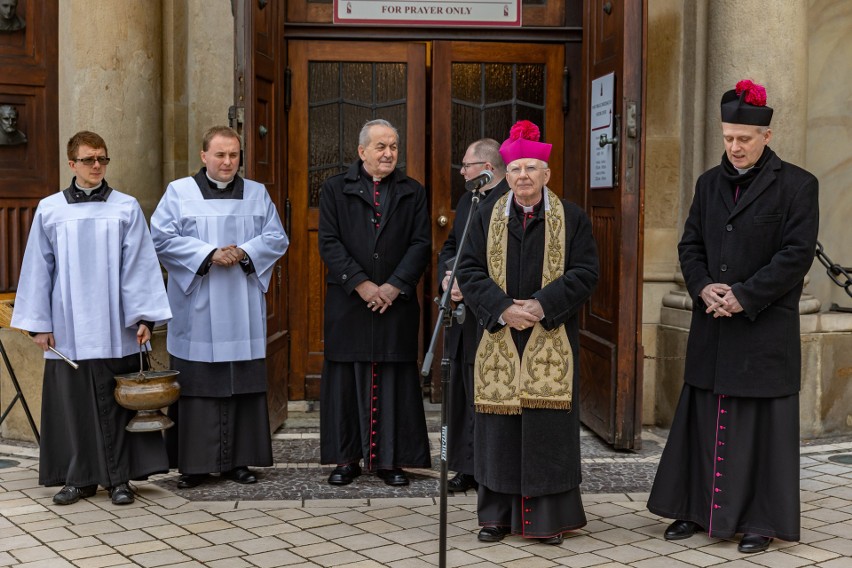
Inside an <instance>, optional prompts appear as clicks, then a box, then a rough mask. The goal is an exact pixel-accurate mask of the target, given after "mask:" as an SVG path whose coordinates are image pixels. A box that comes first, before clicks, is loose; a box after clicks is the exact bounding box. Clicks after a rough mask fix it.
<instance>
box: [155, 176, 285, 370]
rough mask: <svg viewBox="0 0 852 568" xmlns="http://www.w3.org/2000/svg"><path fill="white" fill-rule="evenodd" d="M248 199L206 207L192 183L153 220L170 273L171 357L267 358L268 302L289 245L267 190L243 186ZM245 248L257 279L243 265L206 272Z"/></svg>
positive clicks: (172, 188) (177, 187)
mask: <svg viewBox="0 0 852 568" xmlns="http://www.w3.org/2000/svg"><path fill="white" fill-rule="evenodd" d="M243 181H244V191H243V198H242V199H204V197H203V196H202V194H201V190H200V189H199V188H198V184H197V183H196V181H195V179H194V178H192V177H186V178H182V179H179V180H176V181H174V182H172V183H170V184H169V187H168V188H167V189H166V193H165V195H163V198H162V199H161V200H160V204H159V205H158V206H157V209H156V211H154V214H153V216H152V217H151V235H152V237H153V239H154V245H155V247H156V249H157V254H158V255H159V257H160V262H162V263H163V266H165V267H166V270H168V273H169V286H168V295H169V301H170V302H171V306H172V311H173V312H174V316H175V317H174V319H173V320H172V322H171V323H170V324H169V333H168V340H167V344H168V350H169V353H171V354H172V355H174V356H176V357H180V358H182V359H187V360H190V361H200V362H207V363H213V362H225V361H245V360H251V359H260V358H263V357H264V356H265V355H266V300H265V299H264V294H265V293H266V290H267V288H268V287H269V281H270V279H271V278H272V272H273V267H274V266H275V262H276V261H277V260H278V259H279V258H280V257H281V256H282V255H283V254H284V252H285V251H286V250H287V246H288V244H289V240H288V238H287V235H286V234H285V233H284V227H283V226H282V225H281V220H280V218H279V217H278V212H277V211H276V209H275V204H274V203H273V202H272V199H271V198H270V197H269V194H268V193H267V191H266V188H265V187H264V186H263V185H261V184H259V183H257V182H254V181H251V180H243ZM232 244H234V245H237V246H238V247H240V248H241V249H243V250H244V251H245V252H246V254H248V256H249V258H250V259H251V262H252V263H253V265H254V268H255V272H253V273H252V274H246V273H245V272H244V271H243V270H242V268H241V267H240V266H239V265H235V266H229V267H222V266H218V265H215V264H214V265H212V266H211V267H210V271H209V272H208V273H207V274H205V275H204V276H199V275H198V271H199V268H200V267H201V265H202V264H203V263H204V262H205V260H206V259H207V257H208V256H209V255H210V253H211V252H213V251H214V250H215V249H217V248H219V247H224V246H228V245H232Z"/></svg>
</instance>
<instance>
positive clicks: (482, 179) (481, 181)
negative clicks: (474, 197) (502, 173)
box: [464, 170, 494, 191]
mask: <svg viewBox="0 0 852 568" xmlns="http://www.w3.org/2000/svg"><path fill="white" fill-rule="evenodd" d="M492 179H494V173H493V172H492V171H491V170H482V173H481V174H479V175H478V176H476V177H475V178H473V179H470V180H467V181H466V182H464V188H465V189H466V190H468V191H477V190H479V189H482V186H485V185H488V184H489V183H491V180H492Z"/></svg>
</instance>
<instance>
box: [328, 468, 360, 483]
mask: <svg viewBox="0 0 852 568" xmlns="http://www.w3.org/2000/svg"><path fill="white" fill-rule="evenodd" d="M359 475H361V466H360V465H358V464H357V463H349V464H346V465H339V466H337V467H336V468H334V471H332V472H331V475H329V476H328V482H329V484H331V485H349V484H350V483H352V482H353V481H354V480H355V478H356V477H358V476H359Z"/></svg>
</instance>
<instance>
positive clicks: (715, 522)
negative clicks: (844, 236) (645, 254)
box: [648, 80, 819, 553]
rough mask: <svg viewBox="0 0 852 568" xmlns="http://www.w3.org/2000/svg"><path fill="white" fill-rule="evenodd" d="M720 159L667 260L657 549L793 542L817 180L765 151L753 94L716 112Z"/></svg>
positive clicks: (767, 134) (761, 98) (702, 181)
mask: <svg viewBox="0 0 852 568" xmlns="http://www.w3.org/2000/svg"><path fill="white" fill-rule="evenodd" d="M721 115H722V116H721V118H722V139H723V142H724V145H725V153H724V154H722V163H721V164H720V165H718V166H715V167H713V168H711V169H710V170H708V171H707V172H705V173H704V174H703V175H701V177H699V178H698V182H697V183H696V186H695V197H694V199H693V202H692V207H691V208H690V211H689V216H688V218H687V220H686V226H685V227H684V232H683V237H682V238H681V241H680V245H679V246H678V251H679V254H680V266H681V270H682V272H683V277H684V280H685V281H686V288H687V289H688V290H689V294H690V296H691V297H692V301H693V310H692V323H691V327H690V332H689V339H688V341H687V348H686V368H685V370H684V385H683V390H682V391H681V396H680V402H679V403H678V407H677V410H676V412H675V417H674V422H673V423H672V427H671V431H670V433H669V438H668V442H667V443H666V448H665V450H664V451H663V455H662V457H661V459H660V465H659V468H658V470H657V476H656V479H655V480H654V486H653V488H652V490H651V495H650V498H649V499H648V509H649V510H650V511H651V512H652V513H655V514H657V515H660V516H662V517H668V518H671V519H676V520H675V521H674V522H673V523H672V524H671V525H669V527H668V528H667V529H666V531H665V533H664V536H665V538H666V539H667V540H680V539H685V538H689V537H691V536H692V535H693V534H695V533H696V532H705V533H707V534H708V535H709V536H711V537H715V538H724V539H730V538H733V537H734V535H735V534H737V533H742V534H743V537H742V539H741V540H740V543H739V546H738V550H739V551H740V552H743V553H753V552H762V551H764V550H766V549H767V548H768V547H769V544H770V543H771V542H772V539H773V538H779V539H782V540H787V541H797V540H799V533H800V520H799V513H800V505H799V389H800V388H801V372H800V369H801V359H802V355H801V347H800V345H801V344H800V339H799V298H800V297H801V295H802V286H803V281H804V278H805V275H806V274H807V272H808V270H809V269H810V267H811V264H812V263H813V259H814V251H815V249H816V239H817V229H818V227H819V202H818V192H819V184H818V182H817V179H816V178H815V177H814V176H813V175H811V174H810V173H808V172H806V171H805V170H803V169H801V168H798V167H796V166H794V165H792V164H789V163H787V162H784V161H782V160H781V159H780V158H779V157H778V156H777V155H776V154H775V152H773V151H772V150H771V149H770V148H769V146H768V144H769V141H770V140H771V138H772V130H771V129H770V128H769V123H770V121H771V119H772V109H771V108H770V107H768V106H766V89H764V88H763V87H762V86H761V85H757V84H755V83H752V82H751V81H748V80H744V81H740V82H739V83H737V85H736V88H735V89H732V90H730V91H727V92H726V93H725V94H724V95H723V96H722V102H721Z"/></svg>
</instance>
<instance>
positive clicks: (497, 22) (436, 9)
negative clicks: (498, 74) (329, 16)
mask: <svg viewBox="0 0 852 568" xmlns="http://www.w3.org/2000/svg"><path fill="white" fill-rule="evenodd" d="M334 23H335V24H358V25H364V24H383V25H387V24H396V25H407V26H472V27H473V26H520V25H521V0H456V1H453V0H419V1H413V0H334Z"/></svg>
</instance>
